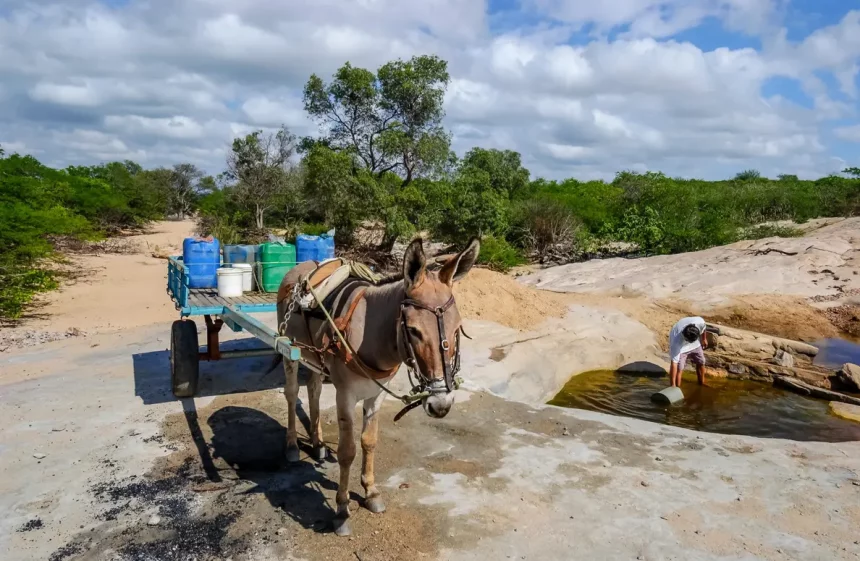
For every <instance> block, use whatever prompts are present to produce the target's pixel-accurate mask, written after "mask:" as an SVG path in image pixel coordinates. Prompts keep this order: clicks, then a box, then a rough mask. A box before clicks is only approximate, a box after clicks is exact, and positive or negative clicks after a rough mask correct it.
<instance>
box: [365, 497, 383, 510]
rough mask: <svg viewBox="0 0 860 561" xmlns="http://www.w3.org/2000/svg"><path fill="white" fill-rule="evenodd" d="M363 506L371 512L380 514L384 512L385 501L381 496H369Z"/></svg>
mask: <svg viewBox="0 0 860 561" xmlns="http://www.w3.org/2000/svg"><path fill="white" fill-rule="evenodd" d="M365 506H366V507H367V510H369V511H370V512H372V513H373V514H382V513H383V512H385V501H383V500H382V497H371V498H369V499H367V501H365Z"/></svg>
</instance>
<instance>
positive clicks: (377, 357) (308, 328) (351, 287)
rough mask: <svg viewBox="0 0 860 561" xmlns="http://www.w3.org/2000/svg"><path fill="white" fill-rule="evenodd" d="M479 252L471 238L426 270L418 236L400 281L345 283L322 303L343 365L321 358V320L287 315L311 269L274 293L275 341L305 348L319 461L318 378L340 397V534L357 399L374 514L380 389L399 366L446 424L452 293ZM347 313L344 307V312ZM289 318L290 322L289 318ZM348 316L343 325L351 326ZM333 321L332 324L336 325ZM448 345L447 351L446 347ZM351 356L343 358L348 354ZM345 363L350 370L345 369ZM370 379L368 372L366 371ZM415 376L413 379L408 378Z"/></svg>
mask: <svg viewBox="0 0 860 561" xmlns="http://www.w3.org/2000/svg"><path fill="white" fill-rule="evenodd" d="M479 251H480V242H479V241H478V240H477V239H473V240H472V241H470V243H469V244H468V246H467V247H466V249H464V250H463V251H462V252H461V253H459V254H457V255H455V256H453V257H451V258H450V259H448V260H447V261H446V262H444V264H443V265H442V266H441V268H439V269H438V270H436V271H430V270H428V268H427V260H426V257H425V255H424V248H423V242H422V240H421V239H420V238H419V239H416V240H414V241H413V242H412V243H411V244H410V245H409V247H408V248H407V250H406V253H405V255H404V257H403V272H402V276H397V277H394V278H393V279H389V280H388V281H383V282H381V283H380V284H378V285H370V286H367V283H362V282H360V281H356V282H351V281H347V282H346V283H345V284H344V285H343V287H341V288H338V289H337V291H336V293H335V294H334V295H330V296H329V298H327V301H330V303H329V302H326V307H327V309H328V310H329V311H330V313H331V316H332V317H334V318H337V317H341V318H344V317H345V318H346V320H344V319H341V321H342V322H343V321H346V323H347V324H346V325H341V326H339V329H341V333H343V334H344V336H345V337H346V339H347V341H348V343H349V347H348V348H350V349H352V350H353V351H354V352H355V355H356V356H353V357H351V358H352V359H353V360H348V359H347V361H345V360H344V359H343V358H342V357H341V356H337V355H334V354H328V353H324V352H323V349H322V347H323V346H324V345H325V341H326V340H327V338H328V337H331V336H332V335H329V333H330V326H329V325H328V324H327V322H326V321H325V320H324V319H322V318H316V317H313V316H308V317H307V318H304V317H302V315H301V313H300V312H299V311H297V310H293V312H294V313H291V314H290V313H288V312H289V311H290V308H291V306H292V305H293V304H292V300H291V299H290V297H289V295H290V294H291V292H292V290H293V287H294V285H295V284H296V283H297V282H299V280H300V278H301V277H302V276H303V275H304V274H306V273H307V272H309V271H310V270H312V269H313V267H314V265H313V263H307V264H301V265H298V266H297V267H295V268H294V269H292V270H291V271H290V272H289V273H287V275H286V276H285V277H284V279H283V281H282V282H281V286H280V290H279V291H278V306H277V310H278V325H279V326H281V327H280V329H281V335H282V336H287V337H290V338H291V339H292V340H293V341H294V343H295V344H296V345H297V346H299V347H300V348H302V358H301V359H300V361H301V363H302V364H304V365H305V366H306V367H307V368H308V369H309V370H310V371H311V374H310V379H309V380H308V384H307V389H308V401H309V404H310V433H311V434H310V437H311V445H312V449H313V453H312V455H313V456H314V457H315V458H316V459H318V460H321V459H323V458H324V457H325V455H326V448H325V445H324V444H323V440H322V427H321V424H320V410H319V399H320V393H321V391H322V379H321V375H322V374H323V372H327V373H328V375H329V377H330V380H331V382H332V384H333V385H334V388H335V392H336V403H337V421H338V430H339V437H338V445H337V461H338V464H339V467H340V481H339V483H338V489H337V497H336V503H337V511H336V513H335V516H334V522H333V525H334V530H335V533H336V534H337V535H339V536H348V535H350V534H351V533H352V530H351V528H350V523H349V516H350V512H349V473H350V468H351V466H352V462H353V460H354V459H355V455H356V446H355V435H354V432H353V422H354V418H355V407H356V405H357V404H358V402H362V403H363V412H364V418H363V423H362V429H361V449H362V452H363V457H362V466H361V485H362V487H364V491H365V506H366V507H367V509H368V510H370V511H371V512H373V513H382V512H384V511H385V503H384V502H383V500H382V497H381V495H380V492H379V489H378V488H377V487H376V482H375V479H374V470H373V462H374V451H375V449H376V443H377V439H378V434H379V419H378V413H379V410H380V408H381V406H382V402H383V400H384V399H385V396H386V392H385V391H383V388H382V386H385V385H387V384H388V383H389V382H390V381H391V379H392V378H393V377H394V375H395V374H396V373H397V371H398V369H399V368H400V365H401V364H402V363H404V362H407V364H409V365H410V367H411V368H412V369H414V370H415V371H416V373H417V375H418V376H417V377H418V381H419V382H418V384H416V386H415V388H413V389H419V390H422V391H425V392H426V393H427V394H428V397H424V398H423V399H422V400H421V405H422V406H423V408H424V411H425V413H427V415H428V416H430V417H434V418H442V417H444V416H445V415H447V414H448V412H449V411H450V410H451V407H452V405H453V404H454V394H453V388H452V381H453V374H452V371H453V369H454V365H456V366H457V367H458V366H459V351H460V349H459V333H458V332H459V330H460V329H461V319H460V314H459V312H458V311H457V305H456V302H455V301H454V296H453V293H452V287H453V285H454V283H455V282H457V281H459V280H461V279H463V278H464V277H465V276H466V275H467V274H468V273H469V271H470V270H471V268H472V266H473V265H474V264H475V260H476V259H477V258H478V252H479ZM344 310H349V311H348V312H347V313H346V316H344V315H343V314H344ZM285 318H286V320H287V321H286V322H285ZM347 320H348V321H347ZM336 321H337V320H336ZM450 341H454V342H455V343H454V344H453V345H452V344H451V343H449V342H450ZM347 356H349V355H347ZM347 362H349V364H347ZM298 367H299V364H298V361H295V362H294V361H289V360H287V359H286V358H285V359H284V372H285V374H286V384H285V387H284V395H285V396H286V398H287V404H288V423H287V461H289V462H297V461H298V460H299V449H298V443H297V434H296V400H297V399H298V393H299V383H298ZM371 374H372V375H371ZM410 378H411V376H410Z"/></svg>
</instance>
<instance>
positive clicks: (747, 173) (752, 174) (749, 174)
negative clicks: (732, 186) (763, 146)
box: [735, 169, 761, 181]
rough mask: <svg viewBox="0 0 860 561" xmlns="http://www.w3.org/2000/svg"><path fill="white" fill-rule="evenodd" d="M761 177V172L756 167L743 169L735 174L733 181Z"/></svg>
mask: <svg viewBox="0 0 860 561" xmlns="http://www.w3.org/2000/svg"><path fill="white" fill-rule="evenodd" d="M760 177H761V173H760V172H759V171H758V170H757V169H745V170H744V171H742V172H739V173H738V174H737V175H735V181H753V180H755V179H758V178H760Z"/></svg>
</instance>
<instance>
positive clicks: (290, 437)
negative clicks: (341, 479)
mask: <svg viewBox="0 0 860 561" xmlns="http://www.w3.org/2000/svg"><path fill="white" fill-rule="evenodd" d="M284 378H285V382H284V396H285V397H286V398H287V461H288V462H298V461H299V443H298V434H297V433H296V402H297V401H298V399H299V362H298V361H297V360H296V361H293V360H287V359H286V358H284Z"/></svg>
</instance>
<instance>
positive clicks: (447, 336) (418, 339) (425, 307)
mask: <svg viewBox="0 0 860 561" xmlns="http://www.w3.org/2000/svg"><path fill="white" fill-rule="evenodd" d="M480 249H481V244H480V242H479V241H478V240H477V239H472V241H470V242H469V244H468V245H467V246H466V249H464V250H463V251H462V252H460V253H458V254H457V255H455V256H454V257H451V258H450V259H448V260H447V261H445V262H444V263H443V264H442V266H441V268H439V269H438V270H432V271H431V270H428V269H427V260H426V257H425V256H424V246H423V243H422V240H421V239H420V238H419V239H416V240H414V241H413V242H412V243H411V244H409V247H408V248H407V249H406V254H405V255H404V257H403V282H404V284H405V286H406V298H405V299H404V300H403V303H402V304H401V329H400V333H401V339H402V344H403V346H404V350H405V352H406V357H407V364H409V365H410V367H411V368H412V369H414V370H415V371H416V373H417V375H418V378H419V380H418V382H419V384H420V385H421V386H423V388H424V389H425V390H426V391H428V392H429V393H430V396H429V397H427V398H425V399H424V400H423V402H422V403H423V406H424V411H425V412H426V413H427V414H428V415H430V416H431V417H437V418H442V417H444V416H445V415H447V414H448V411H450V409H451V406H452V405H453V404H454V394H453V390H454V385H455V382H454V376H455V374H456V373H457V370H458V369H459V367H460V337H459V335H460V321H461V320H460V313H459V312H458V311H457V303H456V302H455V301H454V294H453V292H452V288H453V286H454V283H455V282H457V281H459V280H461V279H462V278H463V277H465V276H466V275H467V274H468V273H469V270H470V269H471V268H472V265H474V264H475V260H476V259H477V258H478V252H479V251H480Z"/></svg>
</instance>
